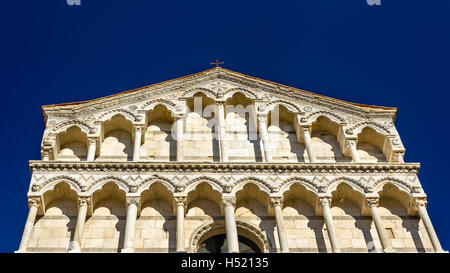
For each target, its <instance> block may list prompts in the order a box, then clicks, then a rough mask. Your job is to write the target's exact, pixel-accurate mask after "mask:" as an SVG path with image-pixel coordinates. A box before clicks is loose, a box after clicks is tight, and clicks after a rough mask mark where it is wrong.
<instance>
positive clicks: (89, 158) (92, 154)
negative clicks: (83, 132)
mask: <svg viewBox="0 0 450 273" xmlns="http://www.w3.org/2000/svg"><path fill="white" fill-rule="evenodd" d="M96 148H97V140H95V139H89V147H88V155H87V159H86V160H87V161H94V159H95V149H96Z"/></svg>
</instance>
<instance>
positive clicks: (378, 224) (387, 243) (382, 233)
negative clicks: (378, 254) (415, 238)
mask: <svg viewBox="0 0 450 273" xmlns="http://www.w3.org/2000/svg"><path fill="white" fill-rule="evenodd" d="M366 200H367V205H368V206H369V207H370V212H371V214H372V219H373V222H374V223H375V228H376V229H377V233H378V238H380V242H381V246H382V248H383V252H387V253H388V252H394V251H393V249H392V245H391V240H389V238H388V237H387V234H386V229H385V228H384V225H383V222H382V221H381V217H380V214H379V213H378V201H379V199H378V198H367V199H366Z"/></svg>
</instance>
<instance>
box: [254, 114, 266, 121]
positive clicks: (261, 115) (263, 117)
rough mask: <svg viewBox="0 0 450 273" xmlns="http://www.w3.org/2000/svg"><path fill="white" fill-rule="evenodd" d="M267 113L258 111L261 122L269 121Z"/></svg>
mask: <svg viewBox="0 0 450 273" xmlns="http://www.w3.org/2000/svg"><path fill="white" fill-rule="evenodd" d="M267 117H268V115H267V113H258V115H257V118H258V121H259V122H267Z"/></svg>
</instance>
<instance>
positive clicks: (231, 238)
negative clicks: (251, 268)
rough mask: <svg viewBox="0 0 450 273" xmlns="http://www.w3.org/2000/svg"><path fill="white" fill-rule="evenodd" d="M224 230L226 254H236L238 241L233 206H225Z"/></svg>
mask: <svg viewBox="0 0 450 273" xmlns="http://www.w3.org/2000/svg"><path fill="white" fill-rule="evenodd" d="M225 230H226V235H227V244H228V253H238V252H239V241H238V234H237V228H236V219H235V217H234V206H233V205H225Z"/></svg>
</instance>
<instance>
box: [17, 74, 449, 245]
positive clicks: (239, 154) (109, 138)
mask: <svg viewBox="0 0 450 273" xmlns="http://www.w3.org/2000/svg"><path fill="white" fill-rule="evenodd" d="M42 111H43V115H44V119H45V131H44V135H43V138H42V145H41V155H42V158H41V160H32V161H30V168H31V172H32V176H31V182H30V188H29V192H28V199H29V208H30V212H29V215H28V218H27V221H26V225H25V229H24V233H23V237H22V241H21V244H20V247H19V250H18V252H172V251H187V252H197V251H199V248H200V245H202V243H204V242H205V240H207V239H209V238H212V237H214V236H219V235H221V234H223V235H226V240H227V251H228V252H239V251H242V250H241V249H240V242H241V240H242V238H245V239H246V240H249V241H251V242H252V243H253V244H254V245H255V246H256V247H255V249H257V251H260V252H443V249H442V247H441V245H440V243H439V240H438V238H437V236H436V233H435V231H434V229H433V226H432V224H431V221H430V219H429V217H428V214H427V210H426V194H425V193H424V191H423V189H422V187H421V184H420V182H419V180H418V177H417V175H418V171H419V168H420V165H419V163H405V162H404V160H403V156H404V153H405V149H404V147H403V145H402V141H401V139H400V136H399V134H398V132H397V130H396V128H395V126H394V121H395V115H396V111H397V110H396V109H395V108H390V107H378V106H367V105H360V104H355V103H347V102H343V101H339V100H336V99H332V98H328V97H325V96H321V95H316V94H312V93H309V92H306V91H303V90H299V89H295V88H292V87H288V86H284V85H280V84H276V83H272V82H268V81H265V80H261V79H257V78H254V77H250V76H247V75H243V74H240V73H236V72H232V71H229V70H226V69H223V68H220V67H217V68H214V69H210V70H207V71H204V72H200V73H197V74H193V75H189V76H186V77H183V78H179V79H175V80H170V81H167V82H163V83H160V84H155V85H151V86H147V87H143V88H139V89H136V90H132V91H128V92H124V93H120V94H117V95H113V96H109V97H105V98H99V99H96V100H92V101H86V102H79V103H67V104H59V105H48V106H43V107H42Z"/></svg>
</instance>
